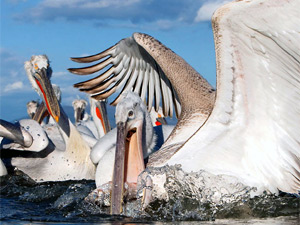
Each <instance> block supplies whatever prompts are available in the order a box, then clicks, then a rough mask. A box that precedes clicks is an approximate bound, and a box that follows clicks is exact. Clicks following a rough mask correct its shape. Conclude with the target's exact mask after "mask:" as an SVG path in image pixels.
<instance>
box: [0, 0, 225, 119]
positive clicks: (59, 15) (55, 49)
mask: <svg viewBox="0 0 300 225" xmlns="http://www.w3.org/2000/svg"><path fill="white" fill-rule="evenodd" d="M227 2H229V1H227V0H148V1H145V0H1V1H0V8H1V20H0V31H1V32H0V119H4V120H7V121H13V120H16V119H20V118H24V117H26V116H27V113H26V103H27V102H29V101H31V100H40V97H39V96H38V94H37V93H36V92H35V91H34V90H33V89H32V87H31V85H30V83H29V81H28V78H27V76H26V73H25V70H24V62H25V61H27V60H30V58H31V56H32V55H40V54H46V55H47V56H48V57H49V59H50V65H51V67H52V70H53V75H52V83H54V84H57V85H59V86H60V88H61V90H62V105H65V106H71V104H72V101H73V100H74V99H76V98H84V99H87V96H86V95H85V94H84V93H80V92H79V91H78V90H76V89H75V88H73V84H75V83H77V82H80V81H83V80H86V79H87V77H82V76H78V75H74V74H71V73H69V72H68V71H67V68H71V67H80V66H81V65H80V64H78V63H74V62H72V61H71V60H70V57H79V56H85V55H91V54H95V53H98V52H101V51H103V50H105V49H107V48H108V47H110V46H112V45H114V44H115V43H117V42H118V41H120V40H121V39H123V38H126V37H130V36H131V35H132V33H134V32H142V33H147V34H149V35H151V36H153V37H155V38H156V39H158V40H159V41H161V42H162V43H163V44H165V45H166V46H167V47H169V48H171V49H172V50H173V51H174V52H176V53H177V54H178V55H180V56H181V57H182V58H184V59H185V60H186V61H187V62H188V63H189V64H190V65H191V66H193V67H194V68H195V69H196V70H197V71H198V72H199V73H200V74H201V75H202V76H204V77H205V78H206V79H207V80H208V81H209V83H211V84H212V85H213V86H215V82H216V66H215V49H214V41H213V33H212V28H211V16H212V14H213V12H214V11H215V9H217V8H218V7H219V6H221V5H223V4H225V3H227ZM89 77H90V78H91V76H89ZM109 100H110V99H109ZM111 100H112V99H111Z"/></svg>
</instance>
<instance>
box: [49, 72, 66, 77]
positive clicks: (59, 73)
mask: <svg viewBox="0 0 300 225" xmlns="http://www.w3.org/2000/svg"><path fill="white" fill-rule="evenodd" d="M65 76H70V74H69V73H68V72H67V71H60V72H53V73H52V77H65Z"/></svg>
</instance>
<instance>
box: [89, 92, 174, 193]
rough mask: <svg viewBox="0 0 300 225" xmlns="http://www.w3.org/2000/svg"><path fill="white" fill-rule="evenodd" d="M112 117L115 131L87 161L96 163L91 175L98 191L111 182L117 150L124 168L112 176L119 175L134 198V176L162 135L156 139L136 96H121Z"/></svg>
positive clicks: (144, 109)
mask: <svg viewBox="0 0 300 225" xmlns="http://www.w3.org/2000/svg"><path fill="white" fill-rule="evenodd" d="M115 118H116V124H117V128H116V129H113V130H111V131H110V132H108V133H107V134H106V135H105V136H103V137H102V138H100V139H99V141H98V142H97V144H96V145H95V146H94V147H93V149H92V152H91V160H92V161H93V163H95V164H98V166H97V170H96V175H95V180H96V186H97V188H98V189H100V191H102V189H103V186H106V185H107V183H109V182H111V181H112V179H113V171H114V161H115V158H116V157H115V156H116V154H117V155H118V152H119V153H120V151H119V150H120V148H121V149H123V150H124V151H123V153H124V154H123V156H121V158H118V159H117V160H120V161H121V162H122V163H123V164H124V165H123V166H122V168H123V169H122V170H121V171H119V172H120V174H117V175H116V174H115V175H114V177H116V176H121V177H122V178H120V180H121V181H123V182H125V183H126V184H127V185H128V189H129V190H128V194H129V195H130V196H135V193H136V183H137V177H138V175H139V174H140V172H142V171H143V170H144V168H145V164H144V159H146V158H147V157H148V156H149V155H150V154H151V153H152V152H153V151H155V149H154V147H155V145H156V142H157V138H163V136H160V137H157V135H156V133H155V131H154V129H153V125H152V120H151V117H150V114H149V113H148V111H147V108H146V106H145V104H144V103H143V101H142V99H141V98H140V97H139V96H138V95H137V94H136V93H133V92H128V93H124V94H123V98H122V100H121V101H120V102H119V103H118V104H117V107H116V112H115ZM169 127H172V126H169ZM164 131H165V133H163V134H164V136H165V137H168V135H169V134H170V131H171V130H170V129H169V130H168V131H169V133H167V130H164ZM161 142H163V141H161ZM116 151H117V153H116ZM121 153H122V151H121ZM124 158H125V159H124ZM124 176H125V177H124ZM123 182H121V186H123ZM112 190H114V189H112ZM96 193H98V191H97V190H96ZM113 196H114V194H112V197H113Z"/></svg>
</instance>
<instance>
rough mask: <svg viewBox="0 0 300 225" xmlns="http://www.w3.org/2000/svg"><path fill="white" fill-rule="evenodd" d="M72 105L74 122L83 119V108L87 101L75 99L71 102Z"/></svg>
mask: <svg viewBox="0 0 300 225" xmlns="http://www.w3.org/2000/svg"><path fill="white" fill-rule="evenodd" d="M72 106H73V108H74V118H75V122H76V123H78V122H79V121H81V120H83V117H84V113H85V109H86V106H87V101H85V100H83V99H75V100H74V101H73V102H72Z"/></svg>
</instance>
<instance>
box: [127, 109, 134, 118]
mask: <svg viewBox="0 0 300 225" xmlns="http://www.w3.org/2000/svg"><path fill="white" fill-rule="evenodd" d="M128 117H129V118H132V117H133V111H132V110H129V111H128Z"/></svg>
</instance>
